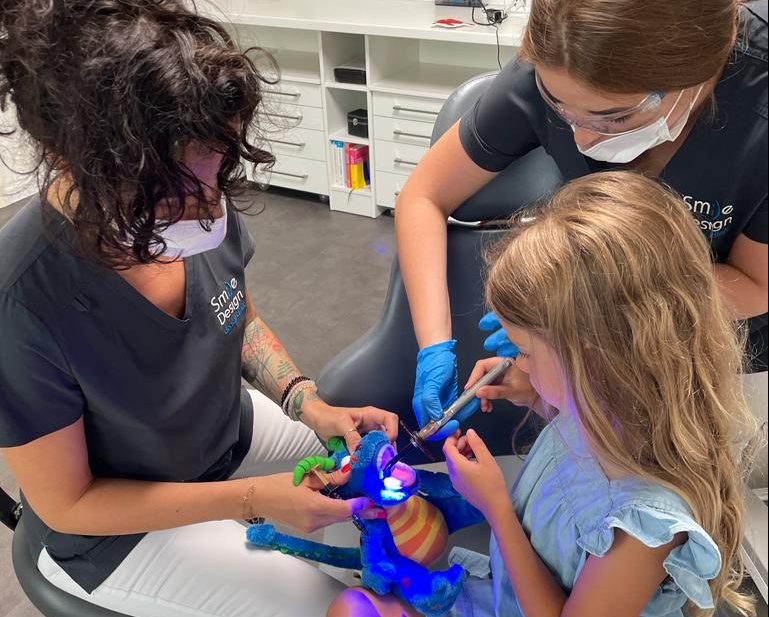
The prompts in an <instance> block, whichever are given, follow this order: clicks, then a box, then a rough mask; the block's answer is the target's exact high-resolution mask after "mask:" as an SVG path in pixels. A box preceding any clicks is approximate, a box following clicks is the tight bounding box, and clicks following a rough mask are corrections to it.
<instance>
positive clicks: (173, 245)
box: [160, 196, 227, 258]
mask: <svg viewBox="0 0 769 617" xmlns="http://www.w3.org/2000/svg"><path fill="white" fill-rule="evenodd" d="M220 205H221V210H222V216H220V217H219V218H217V219H214V221H213V223H211V231H206V230H205V229H203V228H202V227H201V226H200V221H198V220H197V219H193V220H189V221H186V220H182V221H177V222H176V223H172V224H171V225H169V226H168V227H167V228H166V229H165V230H164V231H163V232H162V233H161V234H160V236H161V237H162V238H163V240H164V241H165V243H166V250H165V251H163V255H164V256H166V257H173V258H179V257H182V258H184V257H192V256H193V255H197V254H198V253H204V252H206V251H212V250H213V249H215V248H218V247H219V245H220V244H221V243H222V242H224V238H225V236H226V235H227V204H226V201H225V198H224V196H222V201H221V204H220Z"/></svg>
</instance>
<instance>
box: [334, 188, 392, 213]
mask: <svg viewBox="0 0 769 617" xmlns="http://www.w3.org/2000/svg"><path fill="white" fill-rule="evenodd" d="M373 199H374V198H373V196H372V195H371V193H369V192H367V191H366V192H362V193H361V192H358V191H350V190H346V191H340V190H338V189H334V190H333V191H331V206H330V207H331V210H334V211H336V212H347V213H348V214H357V215H359V216H368V217H371V218H374V217H375V216H378V215H379V214H380V213H381V209H377V208H375V207H374V201H373Z"/></svg>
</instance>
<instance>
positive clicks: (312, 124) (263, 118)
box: [256, 103, 323, 135]
mask: <svg viewBox="0 0 769 617" xmlns="http://www.w3.org/2000/svg"><path fill="white" fill-rule="evenodd" d="M256 115H257V117H258V122H259V123H260V126H262V133H263V134H265V135H269V134H270V133H273V134H274V133H275V132H283V131H288V130H290V129H294V128H298V127H300V126H301V127H302V128H305V129H313V130H316V131H322V130H323V110H322V109H321V108H320V107H302V106H300V105H293V104H289V103H285V104H281V105H267V106H265V107H263V108H262V109H260V110H257V113H256Z"/></svg>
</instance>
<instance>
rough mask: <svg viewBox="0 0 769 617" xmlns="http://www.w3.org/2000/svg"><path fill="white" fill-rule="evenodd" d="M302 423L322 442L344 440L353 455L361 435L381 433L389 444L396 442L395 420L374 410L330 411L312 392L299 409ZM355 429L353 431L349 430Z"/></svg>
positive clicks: (382, 412)
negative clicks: (338, 438)
mask: <svg viewBox="0 0 769 617" xmlns="http://www.w3.org/2000/svg"><path fill="white" fill-rule="evenodd" d="M302 421H303V422H304V423H305V424H306V425H307V426H308V427H310V428H311V429H312V430H313V431H315V432H316V433H317V435H318V437H320V438H321V439H322V440H323V441H324V442H327V441H328V440H329V439H331V438H332V437H342V436H343V437H344V438H345V441H346V442H347V449H348V450H349V451H350V452H353V451H355V448H356V447H357V445H358V442H359V441H360V440H361V434H362V433H367V432H369V431H376V430H383V431H384V432H385V433H387V436H388V437H389V438H390V441H395V440H396V439H397V438H398V416H397V415H396V414H394V413H392V412H390V411H385V410H384V409H379V408H378V407H371V406H369V407H332V406H331V405H329V404H327V403H325V402H323V401H322V400H321V399H320V398H319V397H318V396H317V394H315V393H314V392H313V393H312V396H308V397H307V400H306V401H305V402H304V405H303V406H302ZM351 429H355V430H351Z"/></svg>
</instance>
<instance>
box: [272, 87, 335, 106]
mask: <svg viewBox="0 0 769 617" xmlns="http://www.w3.org/2000/svg"><path fill="white" fill-rule="evenodd" d="M263 93H264V100H265V102H266V103H268V104H270V105H276V104H277V105H303V106H305V107H323V103H322V102H321V95H320V86H313V85H310V84H303V83H298V82H295V81H281V82H278V83H277V84H275V85H274V86H268V87H267V88H265V89H264V90H263Z"/></svg>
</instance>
